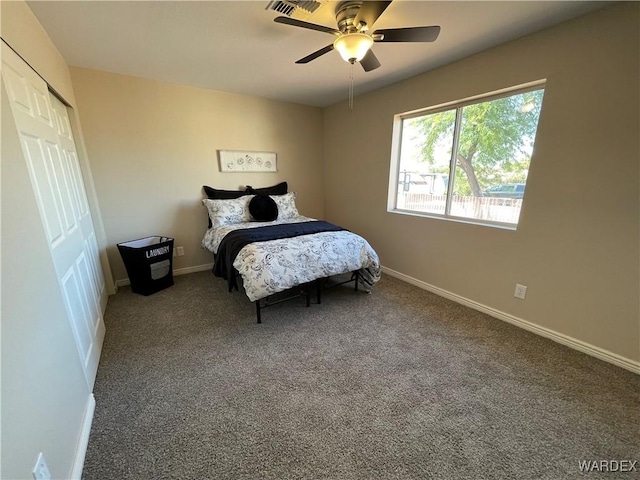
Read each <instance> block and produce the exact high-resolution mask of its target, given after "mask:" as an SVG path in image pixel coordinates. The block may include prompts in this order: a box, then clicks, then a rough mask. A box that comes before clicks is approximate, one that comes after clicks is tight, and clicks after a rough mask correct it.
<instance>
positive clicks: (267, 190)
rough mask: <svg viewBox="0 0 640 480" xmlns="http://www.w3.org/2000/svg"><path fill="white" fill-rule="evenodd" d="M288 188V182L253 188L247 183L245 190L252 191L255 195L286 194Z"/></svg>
mask: <svg viewBox="0 0 640 480" xmlns="http://www.w3.org/2000/svg"><path fill="white" fill-rule="evenodd" d="M287 188H288V185H287V182H282V183H279V184H277V185H273V186H272V187H263V188H253V187H252V186H251V185H247V188H246V190H245V192H248V193H252V194H253V195H284V194H285V193H287Z"/></svg>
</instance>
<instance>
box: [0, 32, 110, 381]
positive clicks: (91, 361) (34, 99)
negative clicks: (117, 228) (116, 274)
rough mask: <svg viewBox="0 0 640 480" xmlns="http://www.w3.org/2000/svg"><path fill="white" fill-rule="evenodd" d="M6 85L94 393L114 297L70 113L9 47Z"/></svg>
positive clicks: (5, 62) (5, 49)
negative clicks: (105, 315)
mask: <svg viewBox="0 0 640 480" xmlns="http://www.w3.org/2000/svg"><path fill="white" fill-rule="evenodd" d="M2 80H3V85H4V88H5V89H6V92H7V96H8V97H9V101H10V104H11V111H12V113H13V117H14V120H15V123H16V127H17V129H18V134H19V136H20V142H21V144H22V149H23V152H24V156H25V159H26V162H27V168H28V170H29V176H30V178H31V184H32V186H33V191H34V194H35V198H36V200H37V203H38V209H39V211H40V216H41V219H42V224H43V227H44V230H45V234H46V238H47V240H48V243H49V248H50V250H51V258H52V259H53V263H54V265H55V270H56V274H57V276H58V281H59V283H60V289H61V293H62V296H63V298H64V300H65V303H66V307H67V313H68V317H69V322H70V325H71V328H72V330H73V335H74V339H75V342H76V345H77V347H78V353H79V355H80V361H81V363H82V367H83V370H84V373H85V377H86V380H87V384H88V385H89V388H90V389H93V383H94V380H95V375H96V371H97V368H98V360H99V359H100V350H101V347H102V340H103V338H104V322H103V320H102V311H101V308H100V299H101V298H102V296H103V295H107V292H106V285H105V281H104V275H103V273H102V267H101V265H100V261H99V257H98V244H97V241H96V236H95V232H94V227H93V222H92V220H91V213H90V211H89V205H88V203H87V196H86V192H85V189H84V182H83V179H82V173H81V171H80V165H79V162H78V155H77V152H76V147H75V144H74V141H73V135H72V133H71V127H70V123H69V116H68V112H67V107H66V106H65V105H64V104H63V103H62V102H61V101H60V100H58V99H57V98H56V97H55V96H54V95H53V94H51V93H50V92H49V90H48V87H47V84H46V83H45V81H44V80H43V79H42V78H40V77H39V76H38V74H36V72H35V71H34V70H32V69H31V67H29V65H27V64H26V63H25V62H24V61H23V60H22V59H21V58H20V57H19V56H18V55H17V54H15V52H13V51H12V50H11V49H10V48H9V47H7V46H6V45H5V44H4V43H2Z"/></svg>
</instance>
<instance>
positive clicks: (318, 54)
mask: <svg viewBox="0 0 640 480" xmlns="http://www.w3.org/2000/svg"><path fill="white" fill-rule="evenodd" d="M331 50H333V43H332V44H331V45H327V46H326V47H324V48H321V49H320V50H317V51H315V52H313V53H312V54H311V55H307V56H306V57H304V58H301V59H300V60H298V61H297V62H296V63H309V62H310V61H311V60H315V59H316V58H318V57H321V56H322V55H324V54H325V53H329V52H330V51H331Z"/></svg>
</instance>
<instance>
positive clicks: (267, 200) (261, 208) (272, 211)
mask: <svg viewBox="0 0 640 480" xmlns="http://www.w3.org/2000/svg"><path fill="white" fill-rule="evenodd" d="M249 213H250V214H251V216H252V217H253V218H254V219H255V220H257V221H259V222H271V221H272V220H275V219H276V218H278V205H276V202H275V201H274V200H273V198H271V197H269V196H267V195H256V196H255V197H253V198H252V199H251V201H250V202H249Z"/></svg>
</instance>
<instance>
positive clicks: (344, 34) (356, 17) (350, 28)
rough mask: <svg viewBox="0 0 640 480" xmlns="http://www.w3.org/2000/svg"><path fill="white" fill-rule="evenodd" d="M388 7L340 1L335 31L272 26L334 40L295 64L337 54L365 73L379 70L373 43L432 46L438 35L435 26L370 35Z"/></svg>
mask: <svg viewBox="0 0 640 480" xmlns="http://www.w3.org/2000/svg"><path fill="white" fill-rule="evenodd" d="M391 3H392V1H388V2H374V1H351V0H349V1H343V2H340V3H339V4H338V6H337V7H336V22H337V24H338V29H335V28H330V27H325V26H324V25H318V24H315V23H309V22H305V21H302V20H298V19H295V18H290V17H276V18H275V19H274V21H275V22H276V23H284V24H286V25H292V26H294V27H301V28H307V29H309V30H316V31H318V32H325V33H330V34H332V35H335V36H337V37H338V38H337V39H336V40H335V41H334V42H333V43H332V44H330V45H327V46H326V47H324V48H321V49H320V50H317V51H315V52H313V53H312V54H310V55H307V56H306V57H304V58H301V59H300V60H298V61H297V62H296V63H309V62H310V61H311V60H315V59H316V58H318V57H320V56H322V55H324V54H325V53H329V52H330V51H331V50H334V49H335V50H337V51H338V52H339V53H340V56H341V57H342V58H343V59H344V60H345V61H346V62H349V63H351V64H354V63H356V62H360V65H362V68H364V70H365V72H370V71H371V70H375V69H376V68H378V67H379V66H380V62H379V61H378V58H377V57H376V56H375V54H374V53H373V51H372V50H371V47H372V46H373V43H374V42H378V43H385V42H386V43H390V42H433V41H435V40H436V38H438V35H439V34H440V27H439V26H430V27H405V28H387V29H382V30H375V31H373V32H370V30H371V27H373V24H374V23H375V22H376V20H378V18H379V17H380V15H382V13H383V12H384V11H385V10H386V8H387V7H388V6H389V5H390V4H391Z"/></svg>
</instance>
